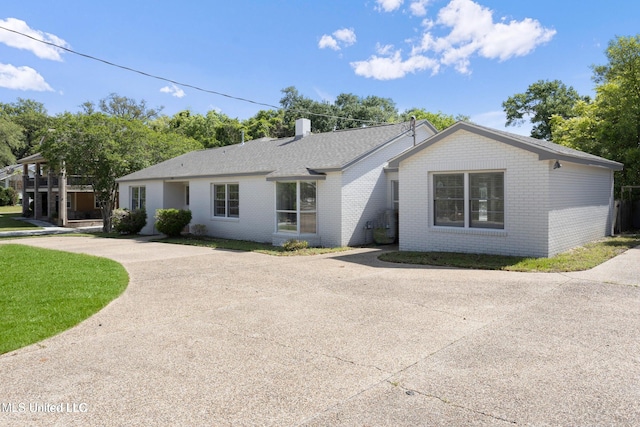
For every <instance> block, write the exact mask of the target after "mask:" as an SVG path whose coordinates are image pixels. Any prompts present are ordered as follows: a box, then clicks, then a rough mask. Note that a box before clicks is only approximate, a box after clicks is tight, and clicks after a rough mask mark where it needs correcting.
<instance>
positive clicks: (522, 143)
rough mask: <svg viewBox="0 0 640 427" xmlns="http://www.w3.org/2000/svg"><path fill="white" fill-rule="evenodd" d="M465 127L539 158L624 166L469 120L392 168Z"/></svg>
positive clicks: (396, 160) (393, 163) (426, 142)
mask: <svg viewBox="0 0 640 427" xmlns="http://www.w3.org/2000/svg"><path fill="white" fill-rule="evenodd" d="M458 130H466V131H468V132H472V133H475V134H477V135H481V136H484V137H487V138H491V139H494V140H496V141H500V142H503V143H505V144H508V145H512V146H514V147H518V148H522V149H524V150H527V151H531V152H534V153H536V154H538V158H539V159H540V160H551V159H557V160H565V161H568V162H574V163H579V164H584V165H591V166H599V167H605V168H609V169H613V170H622V166H623V165H622V164H621V163H618V162H614V161H613V160H607V159H605V158H602V157H599V156H594V155H593V154H589V153H585V152H584V151H579V150H574V149H573V148H569V147H565V146H563V145H559V144H555V143H553V142H550V141H545V140H542V139H536V138H531V137H528V136H524V135H517V134H514V133H510V132H505V131H501V130H496V129H491V128H488V127H484V126H480V125H476V124H472V123H467V122H457V123H455V124H454V125H453V126H450V127H449V128H447V129H445V130H444V131H442V132H440V133H437V134H435V135H433V136H432V137H430V138H428V139H426V140H424V141H423V142H421V143H419V144H418V145H416V146H415V147H413V148H411V149H409V150H407V151H405V152H404V153H402V154H400V155H398V156H396V157H395V158H393V159H392V160H390V161H389V167H390V168H397V167H398V166H399V164H400V162H401V161H402V160H404V159H406V158H408V157H410V156H412V155H413V154H415V153H416V152H418V151H421V150H424V149H425V148H427V147H430V146H431V145H433V144H435V143H437V142H438V141H441V140H442V139H444V138H446V137H447V136H448V135H451V134H452V133H454V132H456V131H458Z"/></svg>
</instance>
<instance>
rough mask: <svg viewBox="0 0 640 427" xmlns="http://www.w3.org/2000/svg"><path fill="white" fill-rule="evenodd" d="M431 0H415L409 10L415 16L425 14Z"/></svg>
mask: <svg viewBox="0 0 640 427" xmlns="http://www.w3.org/2000/svg"><path fill="white" fill-rule="evenodd" d="M429 2H430V0H418V1H413V2H411V4H410V5H409V10H410V11H411V14H412V15H413V16H425V15H426V14H427V5H428V4H429Z"/></svg>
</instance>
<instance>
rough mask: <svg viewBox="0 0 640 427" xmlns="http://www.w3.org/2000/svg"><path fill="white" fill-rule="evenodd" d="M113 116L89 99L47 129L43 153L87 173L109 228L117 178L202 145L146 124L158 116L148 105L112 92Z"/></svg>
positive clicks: (108, 106) (107, 105)
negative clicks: (103, 111)
mask: <svg viewBox="0 0 640 427" xmlns="http://www.w3.org/2000/svg"><path fill="white" fill-rule="evenodd" d="M101 108H102V109H105V110H106V111H108V112H109V113H110V114H111V115H107V114H105V113H101V112H95V110H94V108H93V107H92V104H90V103H87V104H85V106H84V109H85V111H84V112H82V113H77V114H71V113H65V114H62V115H60V116H58V117H56V118H55V121H54V126H53V129H51V131H50V132H48V133H47V134H46V136H47V138H46V139H45V140H44V142H43V144H42V147H41V148H42V155H43V156H44V157H45V158H46V159H47V160H48V161H49V163H50V164H51V165H54V167H58V168H60V167H61V166H62V164H63V163H64V165H65V167H66V170H67V173H68V174H70V175H81V176H83V177H84V178H85V179H86V180H87V181H88V182H89V183H90V185H91V186H92V188H93V191H94V192H95V193H96V195H97V196H98V200H99V203H100V206H101V211H102V219H103V222H104V231H105V232H109V231H111V218H112V216H111V212H112V210H113V209H114V207H115V203H116V196H117V188H118V186H117V183H116V179H117V178H119V177H121V176H124V175H127V174H129V173H132V172H135V171H138V170H140V169H143V168H145V167H148V166H151V165H153V164H156V163H158V162H161V161H164V160H167V159H169V158H171V157H175V156H177V155H180V154H183V153H185V152H188V151H193V150H196V149H200V148H202V145H201V144H199V143H198V142H197V141H195V140H193V139H191V138H186V137H183V136H176V135H175V134H174V135H172V134H170V133H163V132H159V131H157V130H154V129H153V128H151V127H150V126H148V125H146V124H145V121H146V120H148V119H150V118H151V117H153V116H155V114H156V113H155V110H148V109H146V106H145V104H144V101H143V102H141V103H135V102H134V101H132V100H130V99H129V98H122V97H118V96H117V95H113V94H112V95H111V96H110V97H109V98H107V99H106V100H103V101H101Z"/></svg>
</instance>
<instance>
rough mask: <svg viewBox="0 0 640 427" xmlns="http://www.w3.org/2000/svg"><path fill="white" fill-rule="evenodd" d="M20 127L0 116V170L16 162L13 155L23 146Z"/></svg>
mask: <svg viewBox="0 0 640 427" xmlns="http://www.w3.org/2000/svg"><path fill="white" fill-rule="evenodd" d="M22 132H23V128H22V126H20V125H18V124H16V123H13V122H12V121H11V120H9V119H7V118H5V117H2V116H0V168H1V167H4V166H7V165H12V164H14V163H15V162H16V156H15V153H16V152H19V151H20V150H21V149H22V148H23V147H24V145H25V143H24V140H23V133H22Z"/></svg>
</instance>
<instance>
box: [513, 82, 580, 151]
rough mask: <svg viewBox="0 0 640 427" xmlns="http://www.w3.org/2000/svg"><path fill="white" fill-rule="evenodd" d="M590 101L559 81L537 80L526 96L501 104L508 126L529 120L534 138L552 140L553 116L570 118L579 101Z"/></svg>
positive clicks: (524, 94)
mask: <svg viewBox="0 0 640 427" xmlns="http://www.w3.org/2000/svg"><path fill="white" fill-rule="evenodd" d="M581 100H582V101H585V102H588V101H589V97H583V96H580V94H578V92H577V91H576V90H575V89H574V88H573V87H571V86H569V87H567V86H566V85H565V84H564V83H562V82H561V81H560V80H552V81H549V80H538V81H537V82H535V83H533V84H532V85H530V86H529V88H528V89H527V91H526V92H524V93H517V94H515V95H513V96H510V97H509V98H508V99H507V100H506V101H505V102H503V103H502V108H503V109H504V112H505V113H506V115H507V126H520V125H522V124H523V123H524V122H525V121H527V120H529V121H530V122H531V123H533V124H534V126H533V129H531V136H532V137H534V138H538V139H546V140H551V116H554V115H556V116H560V117H563V118H570V117H573V116H572V114H573V113H572V112H573V107H574V105H575V104H576V102H578V101H581Z"/></svg>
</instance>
